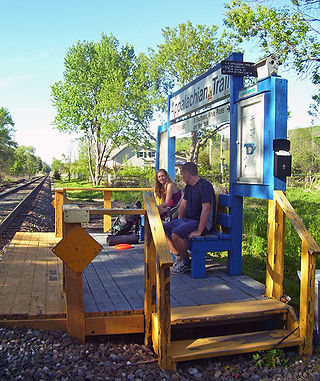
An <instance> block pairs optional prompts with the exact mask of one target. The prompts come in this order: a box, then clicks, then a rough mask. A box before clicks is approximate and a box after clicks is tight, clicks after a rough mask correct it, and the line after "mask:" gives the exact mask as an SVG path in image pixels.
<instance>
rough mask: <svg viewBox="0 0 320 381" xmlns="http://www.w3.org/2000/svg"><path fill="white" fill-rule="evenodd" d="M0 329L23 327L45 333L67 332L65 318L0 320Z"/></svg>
mask: <svg viewBox="0 0 320 381" xmlns="http://www.w3.org/2000/svg"><path fill="white" fill-rule="evenodd" d="M0 327H1V328H6V327H11V328H15V327H25V328H32V329H41V330H45V331H54V330H56V329H61V330H62V331H63V332H66V331H67V320H66V318H55V319H24V320H0Z"/></svg>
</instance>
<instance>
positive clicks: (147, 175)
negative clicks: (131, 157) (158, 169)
mask: <svg viewBox="0 0 320 381" xmlns="http://www.w3.org/2000/svg"><path fill="white" fill-rule="evenodd" d="M117 176H122V177H132V176H134V177H138V178H139V187H153V186H154V179H155V171H154V168H152V167H144V168H141V167H135V166H133V165H132V164H125V165H123V166H122V167H121V168H120V170H119V171H117Z"/></svg>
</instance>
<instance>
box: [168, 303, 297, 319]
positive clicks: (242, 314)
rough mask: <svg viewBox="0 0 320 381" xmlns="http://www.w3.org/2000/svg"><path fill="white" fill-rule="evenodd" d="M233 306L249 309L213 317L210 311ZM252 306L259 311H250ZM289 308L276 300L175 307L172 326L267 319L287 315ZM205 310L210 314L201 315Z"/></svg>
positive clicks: (222, 313)
mask: <svg viewBox="0 0 320 381" xmlns="http://www.w3.org/2000/svg"><path fill="white" fill-rule="evenodd" d="M233 305H234V306H236V307H237V309H239V307H241V306H243V307H244V308H245V307H247V310H245V309H244V310H243V311H241V309H240V311H239V310H238V311H235V312H221V314H219V315H216V316H212V313H211V314H210V311H209V310H210V309H211V308H212V309H213V310H214V309H215V308H219V309H222V310H224V306H225V309H227V308H228V307H230V306H233ZM251 305H253V306H257V309H256V310H255V309H253V310H249V308H250V307H251ZM261 306H262V308H261ZM289 308H290V306H289V305H287V304H284V303H282V302H279V301H275V300H274V299H262V300H253V301H249V302H230V303H219V304H208V305H201V306H187V307H173V308H171V324H172V325H175V324H187V323H188V322H192V321H203V322H205V321H216V320H219V319H222V318H223V319H224V321H229V320H232V319H239V318H240V319H242V318H247V317H264V316H266V317H267V316H270V315H273V314H286V313H287V312H288V309H289ZM203 310H208V312H206V311H205V312H206V314H203V313H202V314H201V311H203ZM197 312H198V313H199V315H196V314H195V313H197ZM192 313H193V314H194V316H191V314H192ZM179 315H180V316H179ZM183 315H185V316H183Z"/></svg>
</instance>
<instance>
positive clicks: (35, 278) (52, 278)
mask: <svg viewBox="0 0 320 381" xmlns="http://www.w3.org/2000/svg"><path fill="white" fill-rule="evenodd" d="M57 242H58V240H57V239H56V238H55V237H54V233H30V232H19V233H17V234H16V235H15V237H14V238H13V240H12V242H11V244H10V246H9V248H8V250H7V252H6V253H5V255H4V258H3V260H2V262H1V265H0V269H1V270H0V285H1V288H0V315H2V316H11V317H15V318H22V317H41V316H42V315H44V316H48V315H55V316H61V315H63V314H65V302H64V296H63V294H62V281H61V277H62V274H61V271H62V270H61V261H60V260H59V259H58V258H57V257H56V256H55V255H54V254H53V253H52V251H51V248H52V247H53V246H54V245H55V244H56V243H57ZM59 261H60V262H59Z"/></svg>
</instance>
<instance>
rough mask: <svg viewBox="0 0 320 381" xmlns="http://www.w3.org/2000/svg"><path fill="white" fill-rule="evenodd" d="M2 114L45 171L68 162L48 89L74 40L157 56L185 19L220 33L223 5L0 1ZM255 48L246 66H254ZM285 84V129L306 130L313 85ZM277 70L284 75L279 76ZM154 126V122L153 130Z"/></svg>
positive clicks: (291, 79)
mask: <svg viewBox="0 0 320 381" xmlns="http://www.w3.org/2000/svg"><path fill="white" fill-rule="evenodd" d="M0 10H1V23H0V52H1V56H0V57H1V58H0V107H5V108H7V109H8V110H9V112H10V114H11V116H12V118H13V121H14V123H15V129H16V132H15V135H14V140H15V141H16V142H17V143H18V144H19V145H26V146H33V147H34V148H35V149H36V155H37V156H40V158H41V159H42V160H43V161H44V162H46V163H48V164H51V161H52V158H57V159H60V158H61V155H62V154H63V153H64V154H66V155H70V154H71V155H74V152H76V146H77V143H76V141H75V140H74V139H75V136H70V135H68V134H66V133H61V132H59V131H57V130H56V129H55V128H54V127H53V125H52V122H53V119H54V115H55V110H54V108H53V106H52V103H51V86H52V85H53V84H54V83H55V82H57V81H59V80H61V79H62V77H63V71H64V58H65V56H66V53H67V51H68V49H69V48H70V47H71V46H72V45H74V44H75V43H76V42H77V41H79V40H80V41H83V40H86V41H96V42H97V41H99V40H100V37H101V34H102V33H105V34H107V35H109V34H110V33H112V34H113V35H114V36H115V37H116V38H117V39H118V40H119V42H120V44H121V45H124V44H125V43H126V42H128V43H129V44H131V45H133V46H134V48H135V50H136V51H137V52H145V53H146V52H147V49H148V47H151V48H154V49H156V47H157V45H158V44H159V43H161V42H162V29H163V28H164V27H166V26H169V27H171V28H172V27H175V26H177V25H178V24H179V23H183V22H186V21H187V20H190V21H191V22H192V23H193V24H194V25H196V24H205V25H208V26H211V25H212V24H215V25H218V26H220V27H222V21H223V13H224V1H220V0H201V1H194V0H161V1H157V0H150V1H147V0H90V1H88V0H55V1H49V0H0ZM256 54H257V51H256V49H255V48H250V49H248V50H246V51H245V53H244V60H245V61H251V62H255V61H257V60H258V58H259V57H258V56H256ZM281 68H282V67H281V66H280V70H279V74H280V75H281V76H282V77H283V78H287V79H288V88H289V92H288V104H289V109H290V111H291V114H292V116H291V118H290V119H289V121H288V128H297V127H306V126H309V125H311V118H310V117H309V116H308V113H307V111H308V107H309V104H310V103H311V95H312V92H313V91H314V87H313V85H312V84H311V83H310V81H308V80H307V79H306V78H299V77H298V76H297V75H296V74H295V73H294V72H293V71H286V70H284V69H283V70H282V69H281ZM282 71H283V73H282ZM157 123H158V121H157V120H156V121H155V122H154V126H153V127H155V126H156V124H157Z"/></svg>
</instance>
